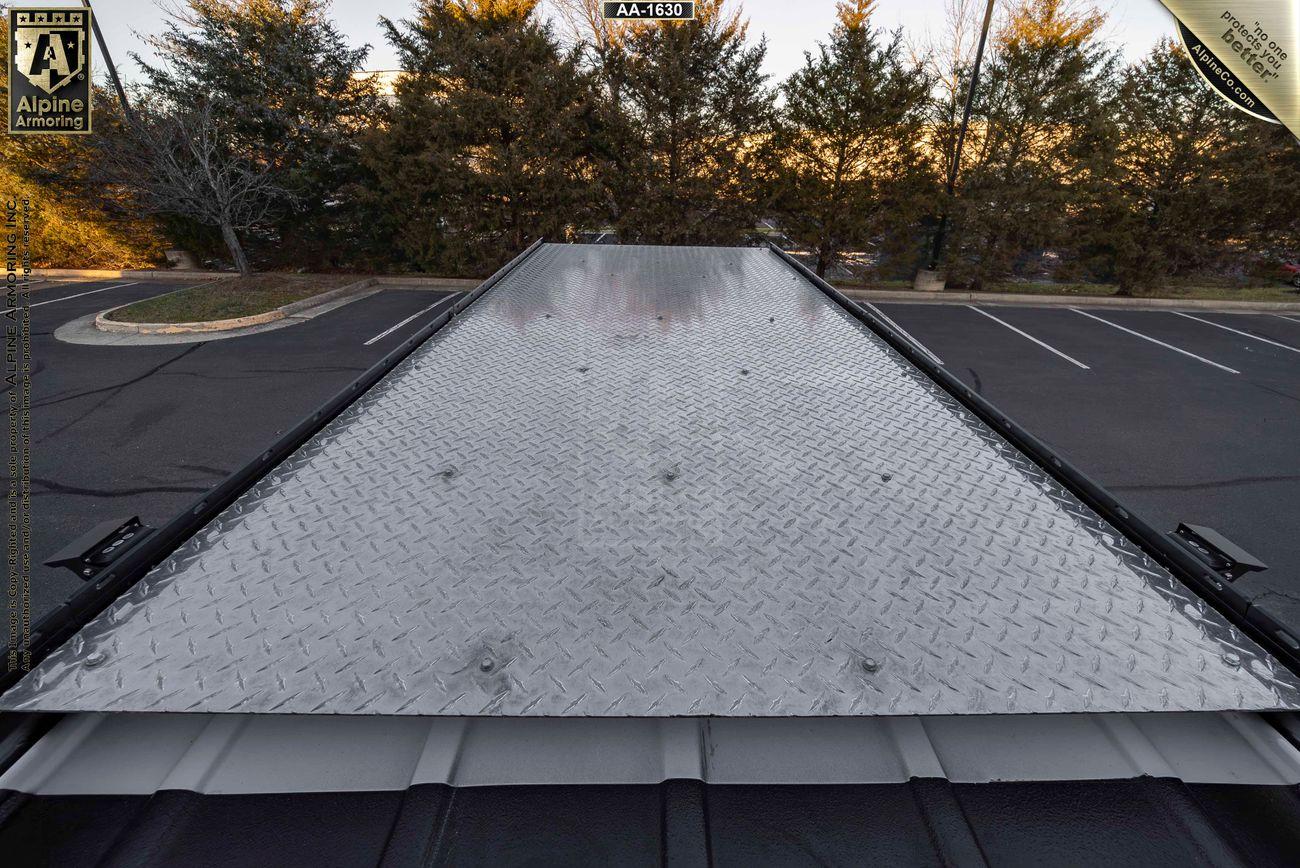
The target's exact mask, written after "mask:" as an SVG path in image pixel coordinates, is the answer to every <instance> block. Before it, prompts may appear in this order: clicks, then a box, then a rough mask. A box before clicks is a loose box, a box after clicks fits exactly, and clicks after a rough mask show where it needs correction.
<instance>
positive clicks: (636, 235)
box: [604, 0, 774, 244]
mask: <svg viewBox="0 0 1300 868" xmlns="http://www.w3.org/2000/svg"><path fill="white" fill-rule="evenodd" d="M696 10H697V18H696V19H695V20H693V21H680V22H678V21H672V22H657V23H653V24H650V23H647V24H637V25H633V26H632V27H630V28H628V30H627V31H626V32H625V33H623V34H622V38H621V39H620V40H619V41H618V42H617V43H614V44H612V45H611V46H610V47H609V50H608V52H607V56H608V61H607V63H608V66H609V69H607V70H606V72H605V75H604V78H605V79H606V80H607V81H612V82H617V88H616V91H617V94H618V103H617V106H616V109H617V111H618V113H619V117H620V120H621V123H620V124H619V125H618V126H617V127H616V128H615V129H614V130H611V134H610V143H609V145H608V148H609V154H610V159H611V162H612V163H613V166H614V171H613V173H612V174H611V175H610V176H609V178H608V187H609V190H610V193H611V202H612V210H613V212H614V214H613V217H614V221H615V225H616V226H617V228H618V232H619V237H620V239H621V240H623V241H625V242H631V241H644V242H653V243H662V244H690V243H706V244H708V243H735V242H737V241H739V240H741V239H742V238H743V237H744V236H745V234H746V233H747V232H749V231H750V230H752V229H753V227H754V224H755V222H756V221H757V219H758V218H759V217H760V216H762V208H763V196H764V183H765V180H766V179H765V177H764V175H765V167H764V163H763V156H764V153H765V151H764V149H765V147H766V146H767V144H768V142H769V140H770V137H771V132H772V125H773V121H774V109H773V94H772V92H771V90H770V89H769V88H767V87H766V86H765V81H766V76H765V75H763V73H762V72H761V71H760V68H761V66H762V63H763V58H764V56H765V55H766V52H767V47H766V44H765V43H759V44H758V45H756V46H747V45H746V43H745V29H746V25H745V23H744V22H743V21H741V19H740V17H739V15H738V14H732V13H728V12H727V11H726V10H725V9H724V8H723V0H702V2H699V3H697V4H696Z"/></svg>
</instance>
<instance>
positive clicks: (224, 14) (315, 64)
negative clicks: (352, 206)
mask: <svg viewBox="0 0 1300 868" xmlns="http://www.w3.org/2000/svg"><path fill="white" fill-rule="evenodd" d="M328 11H329V4H328V0H186V3H185V5H184V6H183V7H181V8H180V9H179V10H178V11H176V12H174V13H173V14H172V17H171V18H170V19H169V20H168V21H167V22H166V25H165V28H164V30H163V33H162V34H161V35H160V36H156V37H153V38H151V39H150V40H149V44H150V45H151V47H152V48H153V49H154V51H155V52H157V54H158V55H159V57H160V58H161V62H160V63H158V64H150V63H145V62H143V61H141V60H140V58H139V57H136V61H137V62H138V63H140V64H141V66H142V68H143V70H144V77H145V85H146V89H147V91H148V93H149V95H150V97H151V101H153V102H155V103H158V104H160V105H161V107H162V108H163V110H164V111H169V110H175V111H180V112H185V111H190V110H192V109H193V108H194V107H195V106H199V105H211V106H212V108H213V110H214V112H215V116H216V118H217V120H218V122H219V134H220V136H221V137H222V140H223V144H224V146H225V147H226V148H228V149H229V151H230V152H231V154H233V155H236V156H239V157H241V158H243V159H246V160H248V161H250V162H257V163H260V164H265V165H267V166H269V167H270V169H271V172H272V174H273V176H274V180H275V182H276V184H277V185H279V186H281V187H283V188H284V189H285V190H287V191H289V192H290V193H291V194H292V196H293V202H294V207H292V208H289V209H283V210H282V211H281V212H280V216H279V217H278V219H276V220H274V221H273V225H272V226H271V227H270V228H271V230H272V233H271V235H270V238H269V239H268V240H270V241H272V242H275V243H274V244H268V245H263V247H264V250H263V253H264V255H266V256H269V257H270V258H271V259H272V261H273V262H276V261H278V263H279V264H297V263H299V262H302V263H305V264H307V263H309V264H312V265H316V264H317V263H319V262H321V261H331V260H332V261H333V262H334V263H335V264H341V260H342V259H343V258H345V255H346V242H347V238H348V237H349V236H350V234H351V232H352V231H353V230H354V229H355V215H352V214H351V213H350V212H349V210H348V209H347V207H346V201H345V197H344V196H343V192H344V191H345V190H346V189H347V188H348V187H349V185H352V184H354V183H355V182H356V181H357V180H358V178H359V174H358V169H357V153H358V148H359V145H358V134H359V133H360V131H362V130H363V129H366V128H368V127H370V126H371V125H373V123H374V122H375V120H376V112H377V110H378V107H379V103H378V95H377V93H376V91H375V88H374V86H373V85H372V84H371V83H369V82H368V81H366V80H364V79H362V78H359V77H358V76H356V73H357V72H358V71H359V70H360V69H361V65H362V64H363V63H364V61H365V58H366V56H367V54H368V52H369V47H368V46H363V47H360V48H350V47H349V46H348V44H347V41H346V40H345V39H344V37H343V36H342V34H340V33H339V32H338V30H337V29H336V28H335V27H334V25H333V24H332V23H331V21H330V19H329V16H328ZM168 106H170V109H168V108H167V107H168Z"/></svg>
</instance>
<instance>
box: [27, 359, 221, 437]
mask: <svg viewBox="0 0 1300 868" xmlns="http://www.w3.org/2000/svg"><path fill="white" fill-rule="evenodd" d="M205 346H207V344H194V345H192V346H190V347H189V348H187V349H185V350H183V351H182V352H181V353H179V354H178V355H175V356H173V357H171V358H170V359H167V360H166V361H165V362H162V363H161V364H158V365H155V366H154V367H152V368H150V369H149V370H147V371H145V372H144V373H143V374H140V375H139V376H136V377H132V378H131V379H129V380H125V381H123V382H121V383H116V384H114V385H111V386H101V387H99V388H98V389H88V390H86V391H84V392H78V393H76V394H72V395H68V396H66V397H63V398H58V399H53V400H48V401H42V402H40V403H35V404H32V408H33V409H37V408H40V407H49V406H52V405H54V404H61V403H63V402H64V401H71V400H73V399H76V398H85V397H88V396H90V395H98V394H101V393H104V392H107V393H108V394H107V395H105V396H104V398H103V399H102V400H100V401H97V402H96V403H94V404H93V405H91V406H90V407H89V408H87V409H86V411H85V412H83V413H80V414H78V415H77V416H75V417H74V418H72V419H71V420H69V421H68V422H66V423H65V424H63V425H60V426H59V427H58V428H55V429H54V430H53V431H51V432H49V433H48V434H46V435H44V436H42V437H41V438H40V439H38V440H36V441H35V442H37V443H44V442H45V441H46V440H49V439H50V438H51V437H56V436H58V435H59V434H62V433H63V432H64V431H67V430H68V429H69V428H71V427H72V426H73V425H76V424H77V423H78V422H80V421H82V420H83V419H85V418H86V417H87V416H89V415H90V414H92V413H94V412H95V411H96V410H98V409H99V408H100V407H103V406H104V405H105V404H107V403H108V402H109V401H111V400H113V399H114V398H116V397H117V396H118V394H119V393H120V392H121V391H122V390H124V389H126V388H128V387H129V386H133V385H135V384H136V383H139V382H141V381H142V380H147V379H148V378H150V377H152V376H153V375H154V374H156V373H158V372H159V371H161V370H162V369H163V368H166V367H167V366H168V365H170V364H173V363H175V362H179V361H180V360H181V359H183V358H185V357H186V356H188V355H189V354H190V353H192V352H194V351H195V350H198V349H201V348H203V347H205Z"/></svg>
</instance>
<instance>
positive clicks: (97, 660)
mask: <svg viewBox="0 0 1300 868" xmlns="http://www.w3.org/2000/svg"><path fill="white" fill-rule="evenodd" d="M107 659H108V655H107V654H105V653H104V652H103V651H91V652H90V653H89V654H87V655H86V668H88V669H94V668H95V667H96V666H101V665H103V663H104V661H105V660H107Z"/></svg>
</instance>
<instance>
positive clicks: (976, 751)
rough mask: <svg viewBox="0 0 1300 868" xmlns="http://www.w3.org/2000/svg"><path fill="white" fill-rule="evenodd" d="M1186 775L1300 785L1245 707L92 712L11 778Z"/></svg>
mask: <svg viewBox="0 0 1300 868" xmlns="http://www.w3.org/2000/svg"><path fill="white" fill-rule="evenodd" d="M1137 777H1159V778H1176V779H1179V780H1183V781H1187V782H1201V783H1224V784H1253V785H1269V786H1286V785H1293V784H1300V753H1298V752H1297V750H1296V749H1295V747H1293V746H1292V745H1291V744H1290V743H1289V742H1288V741H1287V740H1286V739H1284V738H1283V737H1282V736H1281V735H1280V734H1279V733H1278V732H1277V731H1276V730H1275V729H1274V728H1273V727H1271V726H1270V725H1269V724H1268V723H1267V722H1265V721H1264V720H1263V719H1262V718H1260V717H1259V716H1258V715H1253V714H1238V713H1175V714H1105V715H1047V716H1043V715H1035V716H1023V715H1022V716H1015V717H1005V716H1004V717H985V716H953V717H926V718H908V717H886V718H814V719H807V718H805V719H786V720H778V719H767V718H760V719H715V720H695V719H648V718H647V719H594V720H592V719H581V718H555V719H541V718H535V719H503V718H432V719H426V718H412V717H374V716H357V717H329V716H307V717H304V716H296V715H202V714H196V715H173V714H79V715H72V716H69V717H68V718H66V719H64V720H63V721H61V722H60V723H59V724H58V726H57V727H56V728H55V729H54V730H53V731H52V732H50V733H49V734H48V735H46V736H45V738H44V739H42V740H41V741H40V742H39V743H38V744H37V745H36V746H35V747H34V748H32V749H31V750H30V751H29V752H28V753H27V754H26V755H24V756H23V757H22V758H21V759H19V760H18V762H17V763H15V764H14V766H13V767H12V768H10V769H9V770H8V771H7V772H6V773H5V774H4V775H2V776H0V789H7V790H13V791H19V792H25V793H31V794H36V795H87V794H118V795H122V794H130V793H139V794H148V793H153V792H156V791H160V790H192V791H194V792H200V793H209V794H239V793H274V792H328V791H380V790H404V789H406V788H407V787H410V786H415V785H420V784H434V783H436V784H450V785H454V786H462V787H463V786H497V785H514V786H519V785H531V784H566V785H567V784H591V785H614V784H620V785H621V784H657V783H660V782H662V781H665V780H674V779H688V778H689V779H696V780H701V781H705V782H708V783H711V784H857V783H900V782H905V781H908V780H911V779H914V778H936V779H947V780H950V781H953V782H960V783H967V782H969V783H985V782H990V781H1053V780H1111V779H1128V778H1137Z"/></svg>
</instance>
